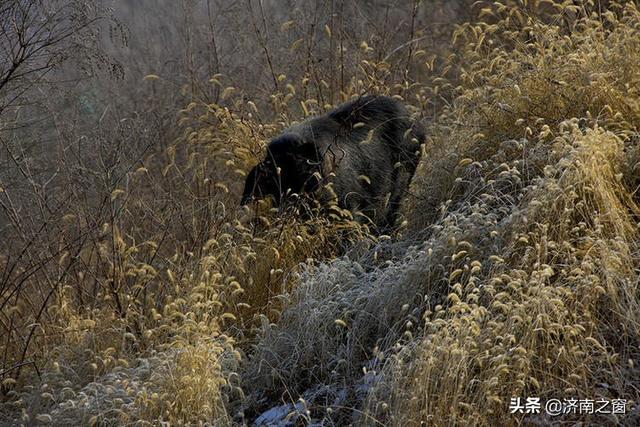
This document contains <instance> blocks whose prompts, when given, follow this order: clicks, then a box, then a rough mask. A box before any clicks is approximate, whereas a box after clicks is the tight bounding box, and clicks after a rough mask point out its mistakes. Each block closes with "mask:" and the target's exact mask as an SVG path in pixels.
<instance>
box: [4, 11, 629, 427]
mask: <svg viewBox="0 0 640 427" xmlns="http://www.w3.org/2000/svg"><path fill="white" fill-rule="evenodd" d="M525 3H526V4H525ZM570 3H571V2H564V3H560V2H556V3H555V5H551V3H550V2H523V4H520V3H518V2H510V3H508V5H501V4H499V3H495V4H493V5H491V6H488V7H487V8H486V9H483V12H482V17H481V18H479V20H478V21H475V22H473V23H469V24H465V25H463V26H461V27H460V28H459V29H458V30H457V31H456V34H455V40H454V41H453V42H452V46H451V52H452V53H451V55H448V56H446V55H445V56H443V57H442V58H438V61H439V64H440V65H441V66H440V67H435V68H434V67H433V66H432V65H431V63H432V61H431V62H430V61H427V63H426V64H424V62H425V55H424V53H421V54H420V53H418V52H416V54H415V58H413V60H414V65H415V66H416V67H418V66H422V67H425V71H424V75H423V77H422V78H421V79H420V80H418V81H412V82H394V81H391V82H389V81H387V80H386V79H387V78H389V76H390V74H389V73H388V70H389V64H386V63H385V62H384V61H377V62H376V61H375V60H374V59H373V58H374V57H373V56H372V57H371V58H370V61H369V62H367V63H366V64H363V66H362V69H361V70H359V71H358V73H357V74H355V75H354V76H353V78H352V79H351V81H350V83H349V86H348V90H347V93H342V94H340V96H341V98H342V99H348V98H349V97H350V96H352V95H356V94H359V93H363V92H374V91H375V92H383V93H387V94H391V95H395V96H398V97H400V98H403V99H404V100H405V101H406V102H407V103H408V104H410V108H411V111H412V112H413V113H416V115H417V114H419V113H420V112H424V111H425V110H426V109H429V110H432V108H435V106H437V108H438V110H437V115H436V117H435V118H434V121H433V122H432V123H430V124H429V132H428V135H429V140H428V143H427V146H426V147H425V150H424V157H423V160H422V162H421V164H420V167H419V170H418V172H417V175H416V178H415V179H414V182H413V183H412V186H411V191H410V193H411V194H410V195H409V196H408V197H407V200H406V203H405V204H406V206H405V207H404V212H405V216H406V218H407V223H408V224H407V226H406V228H405V229H403V230H401V232H399V233H398V234H397V235H394V236H391V238H386V237H385V238H382V239H376V238H374V237H373V236H370V235H369V234H368V231H367V229H366V227H364V226H362V225H360V224H358V223H356V222H355V221H353V220H352V219H351V218H350V216H349V214H348V213H346V212H339V211H336V214H335V215H333V216H332V217H324V216H321V215H317V213H316V214H312V215H311V217H310V218H308V219H305V220H302V219H300V217H299V216H298V215H297V214H296V213H295V212H277V211H276V210H274V209H271V208H270V207H269V206H268V205H267V204H262V205H261V206H259V207H258V208H257V209H256V210H252V209H249V208H239V207H237V202H238V199H239V194H240V192H241V190H242V188H241V187H242V183H243V176H244V173H246V171H247V170H249V168H250V167H251V166H252V165H253V164H255V162H257V161H258V158H259V156H260V153H261V150H263V149H264V146H265V144H266V143H267V141H268V140H269V138H270V137H272V136H273V135H276V134H277V133H278V132H279V131H280V130H282V129H283V127H285V126H287V125H289V124H290V121H291V120H292V118H293V117H301V116H304V115H307V114H312V113H314V112H318V111H322V110H323V109H324V106H321V105H319V102H318V101H317V100H303V101H302V103H301V104H300V102H299V101H298V98H296V85H297V84H302V83H301V82H289V84H288V85H284V84H283V87H286V89H285V90H284V92H283V93H276V94H274V95H273V96H272V99H271V102H272V104H273V109H274V111H275V112H276V115H275V118H274V119H273V120H263V119H261V118H260V117H261V114H260V111H259V110H258V108H256V107H255V104H253V103H252V102H247V101H245V100H244V99H242V98H240V97H236V96H234V93H235V91H234V90H232V89H227V90H223V93H224V95H225V96H224V97H223V98H225V99H226V100H225V102H224V103H223V104H224V105H214V104H205V103H196V102H194V103H192V104H191V105H189V106H187V107H186V108H185V109H184V110H183V111H181V114H180V125H181V126H182V127H183V128H184V130H185V132H184V135H185V136H184V138H183V139H181V140H180V141H177V142H176V144H175V146H174V147H172V148H171V149H170V150H169V152H168V153H167V156H166V158H165V159H161V161H158V159H155V160H154V163H153V164H154V165H156V168H155V169H154V166H152V164H151V163H150V164H149V165H148V168H149V170H139V171H137V172H135V174H134V176H132V180H131V182H132V185H131V186H130V187H131V188H128V189H127V190H126V191H125V190H122V193H117V194H113V197H112V203H122V204H123V205H122V206H124V210H125V211H126V212H127V216H126V219H124V220H122V221H120V222H118V223H113V224H105V225H104V227H103V239H102V240H101V241H99V242H97V243H96V244H95V245H93V246H91V245H89V246H88V247H87V248H85V249H84V250H83V252H82V253H80V254H79V256H80V257H83V259H84V260H85V264H86V265H87V266H88V271H89V272H91V273H93V274H92V277H95V276H99V277H100V278H101V279H104V280H105V283H106V284H107V285H106V286H105V287H104V288H101V289H103V290H101V291H99V292H98V293H97V294H96V299H97V303H96V304H93V305H92V306H91V309H85V307H83V306H82V304H80V302H81V301H79V299H78V298H79V297H78V296H77V295H76V293H77V288H78V287H81V286H87V287H88V286H90V284H91V283H92V282H91V279H89V278H87V276H82V277H79V278H77V279H76V281H75V282H73V283H71V282H70V283H68V284H66V285H65V286H62V287H61V288H60V289H59V291H58V292H56V294H55V298H54V299H52V302H51V303H50V304H49V306H48V307H47V322H46V323H43V324H42V325H41V326H40V329H39V333H38V334H37V338H36V339H37V343H38V344H39V353H40V354H39V356H40V357H41V359H45V358H46V359H47V360H48V362H47V363H44V364H43V367H42V369H43V372H42V373H41V378H40V379H38V378H37V377H36V376H35V375H34V376H26V375H24V376H23V377H19V378H17V379H14V378H13V377H6V378H4V387H5V390H6V391H7V399H6V403H4V404H3V408H4V409H3V412H5V413H7V414H10V415H9V416H8V417H9V418H8V419H12V420H14V421H21V422H24V423H25V424H28V423H30V422H32V421H33V420H39V421H40V422H43V423H45V422H54V423H64V422H77V423H86V424H95V423H99V424H118V423H124V422H127V423H135V422H138V423H140V424H159V423H161V422H169V423H171V424H177V425H194V424H204V423H207V422H209V423H213V424H214V425H232V424H241V423H243V422H244V423H250V422H251V421H252V420H253V418H255V416H257V415H258V414H259V413H260V411H263V410H266V409H269V408H270V407H273V406H278V405H281V404H283V403H292V404H293V403H296V402H297V401H298V399H300V398H303V399H304V400H305V404H306V405H307V407H309V408H310V412H309V414H303V416H310V417H311V418H313V419H315V420H320V419H323V418H325V419H327V420H331V421H333V422H335V423H336V424H338V425H342V424H345V423H348V422H352V423H355V424H362V425H380V424H382V425H399V426H400V425H403V426H404V425H424V424H421V423H426V425H509V424H515V423H519V422H522V421H535V420H534V419H530V418H525V416H524V415H521V414H517V415H511V414H509V411H508V404H509V399H510V398H511V397H518V396H521V397H523V396H538V397H541V398H543V400H544V399H545V398H565V397H567V398H568V397H577V398H592V399H595V398H598V397H606V398H624V399H627V400H628V403H627V406H628V408H632V407H635V405H637V402H638V399H639V398H640V396H638V389H639V388H640V380H639V378H640V371H638V363H640V356H639V355H640V347H638V346H639V345H640V307H639V297H638V288H637V284H638V273H637V271H638V265H639V263H640V259H639V253H640V252H639V250H638V249H639V248H638V246H639V245H638V242H639V237H640V236H639V235H638V214H639V208H638V205H637V196H636V189H637V186H638V183H639V182H640V181H639V180H638V178H637V174H638V169H639V168H638V164H639V162H640V155H639V153H640V150H639V149H638V144H637V143H638V133H637V131H638V127H639V126H640V98H639V93H638V91H639V90H640V37H638V35H639V30H640V12H639V11H638V8H637V6H636V5H635V3H633V2H620V3H616V2H609V3H608V4H607V8H605V9H602V10H601V9H600V8H599V6H601V5H598V4H595V3H594V2H589V1H584V2H580V3H581V4H580V5H579V6H575V7H574V6H573V5H572V4H570ZM596 3H597V2H596ZM372 55H373V54H372ZM426 69H429V70H431V71H430V72H427V71H426ZM434 70H436V71H437V70H440V71H437V72H436V71H434ZM284 79H286V77H285V78H284ZM219 80H220V78H216V79H214V84H219V82H218V81H219ZM440 94H445V96H446V99H445V101H446V102H443V103H442V104H441V103H439V102H438V103H435V102H434V103H430V102H431V101H429V100H430V99H433V98H437V97H438V96H439V95H440ZM442 105H445V106H446V108H445V107H443V106H442ZM158 164H159V165H158ZM154 174H155V175H154ZM148 175H151V176H152V177H151V181H153V180H154V179H157V180H165V181H167V182H169V183H170V184H167V186H166V187H163V191H165V193H163V194H164V195H168V194H175V193H176V192H178V193H180V194H181V195H182V194H184V197H183V198H181V199H180V203H181V204H183V205H184V206H183V208H184V209H183V210H181V211H180V212H188V213H190V214H191V215H192V217H190V218H188V222H192V223H193V224H194V225H193V227H186V226H185V227H183V228H180V227H168V228H166V229H153V230H152V231H148V233H149V234H148V236H145V238H144V240H143V241H140V238H135V237H134V236H138V235H139V232H138V231H137V229H136V228H135V227H136V225H135V222H133V219H135V218H136V216H141V213H143V212H146V210H145V207H148V205H147V203H150V202H149V198H150V197H153V196H152V195H150V194H151V192H150V190H149V189H150V188H151V189H155V190H157V187H154V184H153V182H151V183H150V182H149V181H148V180H149V177H148ZM153 177H156V178H153ZM163 182H164V181H163ZM167 197H168V196H167ZM172 200H173V199H172ZM74 214H75V215H81V214H80V213H74ZM158 215H159V216H160V217H161V216H162V213H161V212H160V213H158ZM138 225H139V224H138ZM143 230H144V231H146V230H147V229H145V228H143ZM167 230H169V231H167ZM144 231H143V232H144ZM167 236H168V237H167ZM165 237H166V238H167V239H169V240H170V241H171V242H172V244H171V246H170V249H169V250H166V249H162V250H161V251H160V250H158V248H159V247H160V248H163V246H162V244H163V243H162V242H163V240H164V239H165ZM194 242H195V243H194ZM159 252H161V253H160V254H159V255H158V257H156V255H155V254H158V253H159ZM66 256H67V257H68V256H69V255H66ZM159 257H161V258H162V262H161V263H160V262H158V261H157V259H156V258H159ZM66 262H68V259H66V258H61V259H60V266H61V268H63V267H64V266H65V265H66V264H65V263H66ZM33 286H36V285H33ZM8 310H12V311H11V313H9V312H7V313H4V316H5V318H10V317H11V316H12V315H13V314H12V313H22V312H25V313H26V312H28V310H29V307H27V306H26V305H25V306H21V305H18V304H17V305H16V306H14V307H10V308H9V309H8ZM25 318H28V316H26V317H25ZM16 321H18V320H16ZM9 353H10V354H11V357H12V358H13V359H14V360H15V361H18V360H19V356H20V346H19V345H18V344H16V346H15V348H13V347H12V348H10V349H9ZM92 396H101V397H100V398H95V399H94V398H92ZM100 399H101V400H100ZM560 419H562V420H564V421H571V422H588V423H603V422H620V421H621V420H622V419H621V418H616V417H615V416H609V417H608V418H606V417H604V416H601V417H595V416H594V417H592V418H586V417H584V416H583V417H580V416H577V415H567V416H566V417H564V418H560V417H559V418H557V420H560ZM538 421H540V419H539V420H538ZM542 421H544V419H542ZM622 421H625V422H629V421H628V420H622Z"/></svg>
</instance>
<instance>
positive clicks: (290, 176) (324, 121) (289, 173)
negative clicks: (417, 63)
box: [241, 96, 425, 230]
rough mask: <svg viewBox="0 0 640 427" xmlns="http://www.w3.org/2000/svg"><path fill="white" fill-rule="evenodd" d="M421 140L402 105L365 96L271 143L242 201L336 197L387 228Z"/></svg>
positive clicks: (417, 126) (250, 177)
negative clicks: (302, 195)
mask: <svg viewBox="0 0 640 427" xmlns="http://www.w3.org/2000/svg"><path fill="white" fill-rule="evenodd" d="M424 139H425V134H424V130H423V128H422V126H421V125H420V124H418V123H413V122H412V121H411V120H410V119H409V115H408V113H407V111H406V109H405V108H404V107H403V106H402V105H401V104H400V103H398V102H397V101H395V100H393V99H391V98H388V97H385V96H364V97H360V98H358V99H356V100H353V101H350V102H347V103H346V104H343V105H341V106H340V107H338V108H337V109H335V110H333V111H331V112H329V113H327V114H325V115H322V116H318V117H314V118H311V119H309V120H306V121H304V122H303V123H300V124H298V125H296V126H293V127H291V128H289V129H287V130H286V131H285V132H284V133H283V134H282V135H280V136H278V137H277V138H275V139H273V140H272V141H271V142H270V143H269V146H268V147H267V154H266V156H265V159H264V160H263V161H262V162H261V163H259V164H258V165H257V166H256V167H254V168H253V169H252V170H251V171H250V172H249V174H248V176H247V179H246V182H245V187H244V192H243V195H242V202H241V203H242V204H246V203H248V202H249V201H251V200H252V199H255V198H264V197H268V196H272V197H273V198H274V199H275V202H276V204H277V205H281V204H283V203H284V202H285V201H286V200H288V199H289V198H290V196H291V195H292V194H294V193H295V194H307V195H312V196H313V197H317V198H318V200H319V201H320V202H326V201H328V200H329V199H330V198H329V197H328V194H331V195H332V196H335V197H337V202H338V205H339V206H341V207H343V208H347V209H349V210H351V211H352V212H354V213H355V214H356V216H358V215H359V216H361V217H364V218H365V219H367V220H368V221H369V222H371V223H373V224H374V225H375V226H376V227H378V228H379V229H381V230H384V229H387V228H389V227H391V226H393V225H394V224H395V222H396V219H397V218H396V217H397V212H398V208H399V206H400V202H401V199H402V196H403V195H404V193H405V192H406V190H407V187H408V185H409V182H410V181H411V178H412V177H413V174H414V172H415V170H416V166H417V164H418V160H419V158H420V145H421V144H422V143H423V142H424ZM321 188H331V189H333V191H332V192H331V191H329V192H327V191H325V192H321V191H318V190H320V189H321Z"/></svg>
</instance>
